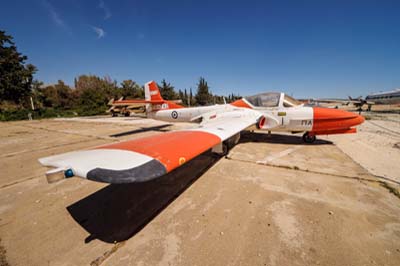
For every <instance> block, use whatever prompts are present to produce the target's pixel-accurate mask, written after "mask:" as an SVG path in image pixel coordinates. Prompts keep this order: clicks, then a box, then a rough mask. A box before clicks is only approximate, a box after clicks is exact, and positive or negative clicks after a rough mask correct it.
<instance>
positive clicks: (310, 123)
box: [301, 120, 312, 126]
mask: <svg viewBox="0 0 400 266" xmlns="http://www.w3.org/2000/svg"><path fill="white" fill-rule="evenodd" d="M301 125H302V126H312V121H311V120H301Z"/></svg>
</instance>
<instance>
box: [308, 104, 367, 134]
mask: <svg viewBox="0 0 400 266" xmlns="http://www.w3.org/2000/svg"><path fill="white" fill-rule="evenodd" d="M313 110H314V124H313V128H312V130H311V133H312V134H314V135H327V134H346V133H355V132H356V129H355V128H352V127H354V126H357V125H359V124H361V123H363V122H364V120H365V119H364V117H363V116H361V115H358V114H355V113H352V112H347V111H344V110H339V109H331V108H320V107H314V108H313Z"/></svg>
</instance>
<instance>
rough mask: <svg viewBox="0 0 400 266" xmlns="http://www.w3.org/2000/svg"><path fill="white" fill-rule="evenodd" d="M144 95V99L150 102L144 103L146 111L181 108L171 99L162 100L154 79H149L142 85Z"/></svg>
mask: <svg viewBox="0 0 400 266" xmlns="http://www.w3.org/2000/svg"><path fill="white" fill-rule="evenodd" d="M144 96H145V100H146V101H149V102H150V103H147V104H146V111H147V112H152V111H159V110H166V109H176V108H183V106H181V105H179V104H176V103H175V102H173V101H167V100H164V99H163V98H162V96H161V93H160V90H159V89H158V86H157V83H156V82H155V81H149V82H147V83H146V84H145V85H144Z"/></svg>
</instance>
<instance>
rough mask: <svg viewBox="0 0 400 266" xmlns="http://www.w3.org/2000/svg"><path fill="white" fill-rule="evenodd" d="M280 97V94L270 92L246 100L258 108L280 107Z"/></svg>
mask: <svg viewBox="0 0 400 266" xmlns="http://www.w3.org/2000/svg"><path fill="white" fill-rule="evenodd" d="M280 97H281V94H280V93H279V92H268V93H263V94H258V95H254V96H249V97H245V99H246V100H247V101H248V102H249V103H251V104H252V105H254V106H256V107H278V105H279V98H280Z"/></svg>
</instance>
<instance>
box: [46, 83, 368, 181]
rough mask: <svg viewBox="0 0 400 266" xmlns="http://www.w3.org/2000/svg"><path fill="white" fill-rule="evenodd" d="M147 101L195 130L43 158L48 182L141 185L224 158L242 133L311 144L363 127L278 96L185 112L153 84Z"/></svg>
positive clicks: (153, 112)
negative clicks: (207, 156)
mask: <svg viewBox="0 0 400 266" xmlns="http://www.w3.org/2000/svg"><path fill="white" fill-rule="evenodd" d="M145 96H146V100H144V101H143V102H144V103H145V104H146V105H147V106H146V112H147V114H148V117H150V118H154V119H158V120H163V121H177V122H197V123H199V126H198V127H196V128H192V129H185V130H177V131H171V132H166V133H161V134H157V135H153V136H149V137H144V138H139V139H134V140H129V141H124V142H119V143H112V144H108V145H104V146H100V147H97V148H94V149H90V150H84V151H75V152H69V153H65V154H60V155H55V156H50V157H46V158H41V159H39V161H40V163H41V164H42V165H45V166H49V167H53V168H55V169H53V170H50V171H48V172H47V173H46V176H47V179H48V181H49V182H54V181H57V180H60V179H63V178H68V177H72V176H79V177H82V178H87V179H90V180H93V181H99V182H106V183H134V182H144V181H148V180H151V179H154V178H158V177H160V176H163V175H165V174H167V173H169V172H171V171H172V170H174V169H176V168H178V167H179V166H181V165H183V164H184V163H186V162H188V161H190V160H191V159H193V158H194V157H196V156H198V155H200V154H201V153H203V152H205V151H207V150H209V149H211V150H212V151H213V152H215V153H218V154H221V155H225V154H227V152H228V150H229V148H231V147H233V146H234V145H235V144H237V143H238V141H239V138H240V132H241V131H244V130H251V129H259V130H266V131H276V132H292V133H300V132H305V133H304V135H303V140H304V141H305V142H307V143H312V142H314V141H315V136H316V135H328V134H345V133H355V132H356V128H355V127H354V126H357V125H359V124H361V123H363V122H364V118H363V117H362V116H360V115H358V114H354V113H351V112H346V111H344V110H338V109H329V108H320V107H305V106H304V105H303V104H301V103H299V102H298V101H297V100H295V99H293V98H292V97H290V96H288V95H286V94H284V93H280V92H271V93H263V94H258V95H255V96H251V97H245V98H242V99H240V100H237V101H235V102H233V103H231V104H222V105H213V106H204V107H192V108H185V107H183V106H181V105H179V104H176V103H174V102H172V101H167V100H164V99H163V98H162V97H161V95H160V92H159V90H158V87H157V84H156V83H155V82H154V81H151V82H148V83H146V85H145Z"/></svg>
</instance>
